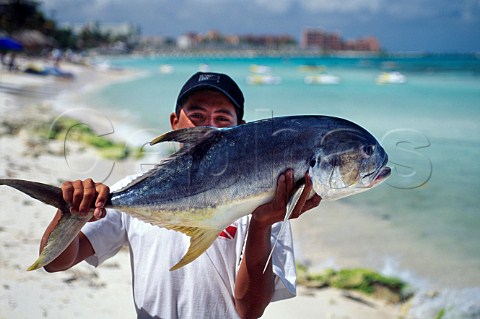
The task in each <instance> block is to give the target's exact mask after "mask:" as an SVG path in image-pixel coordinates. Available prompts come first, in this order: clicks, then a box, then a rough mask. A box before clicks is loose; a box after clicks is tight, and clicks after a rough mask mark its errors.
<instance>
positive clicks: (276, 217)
mask: <svg viewBox="0 0 480 319" xmlns="http://www.w3.org/2000/svg"><path fill="white" fill-rule="evenodd" d="M312 189H313V183H312V180H311V179H310V176H309V175H308V172H307V173H306V174H305V188H304V190H303V192H302V194H301V195H300V199H299V200H298V202H297V205H296V206H295V208H294V209H293V212H292V215H291V216H290V219H294V218H298V217H300V215H302V214H303V213H304V212H306V211H308V210H310V209H312V208H315V207H317V206H318V205H319V204H320V201H321V197H320V196H319V195H317V194H315V195H314V196H312V198H310V199H308V196H309V194H310V192H311V191H312ZM294 192H295V181H294V176H293V170H292V169H288V170H287V171H285V173H283V174H281V175H280V176H279V177H278V180H277V190H276V191H275V197H274V198H273V200H272V201H271V202H270V203H266V204H264V205H261V206H259V207H257V209H255V210H254V211H253V213H252V216H253V219H255V220H256V221H257V222H258V223H260V224H262V225H273V224H274V223H276V222H279V221H282V220H283V219H284V218H285V213H286V209H287V204H288V201H289V200H290V198H291V197H292V196H293V193H294Z"/></svg>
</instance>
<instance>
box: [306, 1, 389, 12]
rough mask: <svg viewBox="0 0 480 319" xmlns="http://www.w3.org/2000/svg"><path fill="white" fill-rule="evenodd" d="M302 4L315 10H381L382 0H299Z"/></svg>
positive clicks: (307, 8)
mask: <svg viewBox="0 0 480 319" xmlns="http://www.w3.org/2000/svg"><path fill="white" fill-rule="evenodd" d="M299 1H300V4H301V5H302V7H303V8H305V9H306V10H311V11H314V12H341V13H349V12H359V11H365V10H366V11H370V12H376V11H378V10H379V8H380V6H381V4H382V0H342V1H334V0H299Z"/></svg>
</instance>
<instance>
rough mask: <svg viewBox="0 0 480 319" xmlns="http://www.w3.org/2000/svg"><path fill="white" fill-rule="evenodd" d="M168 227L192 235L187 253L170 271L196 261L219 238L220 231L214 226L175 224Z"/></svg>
mask: <svg viewBox="0 0 480 319" xmlns="http://www.w3.org/2000/svg"><path fill="white" fill-rule="evenodd" d="M168 229H171V230H176V231H179V232H181V233H183V234H185V235H187V236H189V237H190V246H189V247H188V251H187V253H186V254H185V255H184V256H183V257H182V259H180V261H179V262H178V263H177V264H176V265H175V266H173V267H172V268H170V271H172V270H177V269H179V268H181V267H183V266H185V265H186V264H189V263H191V262H192V261H194V260H195V259H196V258H197V257H198V256H200V255H201V254H203V253H204V252H205V250H207V249H208V247H210V245H211V244H212V243H213V242H214V241H215V239H217V237H218V235H219V233H220V232H219V231H218V230H216V229H213V228H200V227H188V226H173V227H168Z"/></svg>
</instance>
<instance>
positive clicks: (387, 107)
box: [86, 55, 480, 287]
mask: <svg viewBox="0 0 480 319" xmlns="http://www.w3.org/2000/svg"><path fill="white" fill-rule="evenodd" d="M111 61H112V63H114V64H115V65H117V66H120V67H124V68H134V69H139V70H143V71H145V75H144V76H142V77H139V78H137V79H135V80H133V81H130V82H124V83H119V84H115V85H111V86H109V87H106V88H104V89H103V90H102V91H100V92H95V93H94V94H92V95H89V96H87V97H86V101H88V103H89V104H90V105H91V106H95V107H99V108H105V109H114V110H119V111H122V112H126V113H127V114H128V115H129V117H130V118H131V119H132V122H133V123H134V124H135V125H139V126H141V127H145V128H156V129H159V130H160V131H166V130H169V128H170V127H169V122H168V116H169V114H170V113H171V112H172V110H173V107H174V104H175V100H176V96H177V94H178V91H179V89H180V87H181V85H183V83H184V82H185V81H186V79H188V77H189V76H190V75H191V74H193V73H194V72H196V71H197V70H198V69H199V66H200V65H202V64H208V67H209V69H210V70H211V71H218V72H225V73H228V74H230V75H231V76H232V77H233V78H234V79H236V80H237V82H238V83H239V85H240V87H241V88H242V90H243V91H244V94H245V98H246V112H245V113H246V120H247V121H251V120H255V119H259V118H264V117H268V116H271V115H273V116H282V115H294V114H323V115H332V116H339V117H344V118H347V119H349V120H352V121H354V122H356V123H358V124H360V125H361V126H363V127H365V128H366V129H367V130H369V131H370V132H371V133H372V134H373V135H375V136H376V137H377V138H378V139H379V140H382V141H383V142H382V143H383V145H384V146H385V148H386V150H387V152H388V153H389V155H390V165H391V166H392V167H393V168H394V170H393V174H392V177H391V178H390V179H389V181H388V183H385V184H383V185H381V186H380V187H378V188H377V189H375V190H373V191H369V192H366V193H364V194H362V195H358V196H354V197H351V198H347V199H345V200H344V201H345V203H347V204H350V205H353V206H356V207H363V208H364V209H363V211H364V213H365V214H370V215H372V216H374V217H378V218H379V219H382V220H388V223H389V224H390V225H391V226H392V227H395V228H398V229H402V230H403V231H405V233H407V234H408V238H405V241H406V242H407V243H408V245H416V244H418V245H422V246H424V247H425V249H432V250H436V251H438V254H436V255H435V256H439V257H438V260H430V261H429V262H431V263H436V264H438V263H442V258H444V259H450V260H452V259H454V260H456V261H457V262H458V263H460V264H462V265H463V266H465V268H466V269H469V272H467V273H465V274H464V276H466V277H464V278H463V279H462V280H459V281H458V282H457V284H458V285H457V286H461V287H467V286H473V287H480V164H479V159H480V57H479V56H478V55H477V56H475V55H462V56H415V57H413V56H404V57H388V58H359V57H341V58H340V57H337V58H335V57H330V58H291V57H289V58H259V57H256V58H231V57H230V58H226V57H216V58H213V57H208V58H199V57H195V58H187V57H170V58H169V57H158V58H138V57H137V58H133V57H128V58H122V59H119V58H116V59H114V60H111ZM165 64H169V65H171V66H172V67H173V73H171V74H164V73H162V72H160V67H161V66H162V65H165ZM252 65H264V66H268V67H270V69H271V74H272V75H274V76H278V77H280V78H281V83H280V84H277V85H248V84H247V82H246V78H247V76H249V75H250V67H251V66H252ZM305 65H309V66H313V65H315V66H322V68H318V69H317V70H316V71H311V69H310V71H305V68H302V66H305ZM320 69H321V71H323V72H328V73H329V74H332V75H336V76H338V77H339V78H340V83H339V84H337V85H307V84H305V83H304V77H305V76H307V75H311V74H315V73H318V72H319V70H320ZM384 71H399V72H401V73H402V74H403V75H405V76H406V77H407V82H406V83H404V84H384V85H379V84H377V83H376V77H377V76H378V75H379V74H380V73H381V72H384ZM380 244H381V243H380ZM391 254H392V255H395V252H394V251H392V252H391ZM411 257H412V258H418V256H411ZM406 264H407V266H406V267H407V268H408V261H407V262H406ZM455 271H456V269H445V270H444V272H443V273H442V275H445V274H448V273H449V272H455ZM430 279H432V278H430ZM449 284H450V282H449ZM453 284H455V282H454V283H453Z"/></svg>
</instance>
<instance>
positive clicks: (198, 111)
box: [170, 90, 238, 130]
mask: <svg viewBox="0 0 480 319" xmlns="http://www.w3.org/2000/svg"><path fill="white" fill-rule="evenodd" d="M170 123H171V125H172V129H174V130H178V129H181V128H187V127H194V126H213V127H229V126H234V125H237V124H238V119H237V113H236V112H235V106H234V105H233V104H232V102H230V100H229V99H228V98H227V97H226V96H225V95H223V94H222V93H220V92H218V91H212V90H204V91H197V92H194V93H192V94H191V95H190V96H189V97H188V100H187V102H186V103H185V105H184V106H183V108H182V109H181V110H180V116H178V117H177V115H176V114H175V113H172V115H171V116H170Z"/></svg>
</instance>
